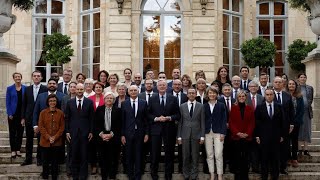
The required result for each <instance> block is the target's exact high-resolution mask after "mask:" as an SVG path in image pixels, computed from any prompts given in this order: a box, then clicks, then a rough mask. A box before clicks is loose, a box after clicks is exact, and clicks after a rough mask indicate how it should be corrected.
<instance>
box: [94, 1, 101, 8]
mask: <svg viewBox="0 0 320 180" xmlns="http://www.w3.org/2000/svg"><path fill="white" fill-rule="evenodd" d="M98 7H100V0H93V8H98Z"/></svg>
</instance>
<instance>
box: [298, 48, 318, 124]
mask: <svg viewBox="0 0 320 180" xmlns="http://www.w3.org/2000/svg"><path fill="white" fill-rule="evenodd" d="M302 63H304V64H305V65H306V75H307V77H308V80H307V84H308V85H311V86H312V87H313V89H314V99H313V120H312V125H313V127H312V130H320V53H316V54H313V55H310V56H308V57H306V59H305V60H303V61H302Z"/></svg>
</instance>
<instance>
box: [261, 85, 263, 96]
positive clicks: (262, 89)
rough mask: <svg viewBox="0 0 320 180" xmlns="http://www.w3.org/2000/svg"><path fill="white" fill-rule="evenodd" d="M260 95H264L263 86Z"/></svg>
mask: <svg viewBox="0 0 320 180" xmlns="http://www.w3.org/2000/svg"><path fill="white" fill-rule="evenodd" d="M261 95H262V96H263V97H264V87H261Z"/></svg>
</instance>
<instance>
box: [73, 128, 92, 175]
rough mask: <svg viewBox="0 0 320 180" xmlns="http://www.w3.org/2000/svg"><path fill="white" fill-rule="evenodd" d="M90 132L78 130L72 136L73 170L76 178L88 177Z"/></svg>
mask: <svg viewBox="0 0 320 180" xmlns="http://www.w3.org/2000/svg"><path fill="white" fill-rule="evenodd" d="M88 144H89V139H88V134H83V133H81V132H80V130H78V132H77V133H76V134H75V135H74V136H71V171H72V177H73V179H74V180H77V179H87V177H88Z"/></svg>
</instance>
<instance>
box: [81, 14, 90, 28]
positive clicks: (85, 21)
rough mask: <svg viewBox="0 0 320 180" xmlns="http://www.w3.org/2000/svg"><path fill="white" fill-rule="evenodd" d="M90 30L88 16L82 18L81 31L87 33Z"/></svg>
mask: <svg viewBox="0 0 320 180" xmlns="http://www.w3.org/2000/svg"><path fill="white" fill-rule="evenodd" d="M89 30H90V16H89V15H85V16H82V31H89Z"/></svg>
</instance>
